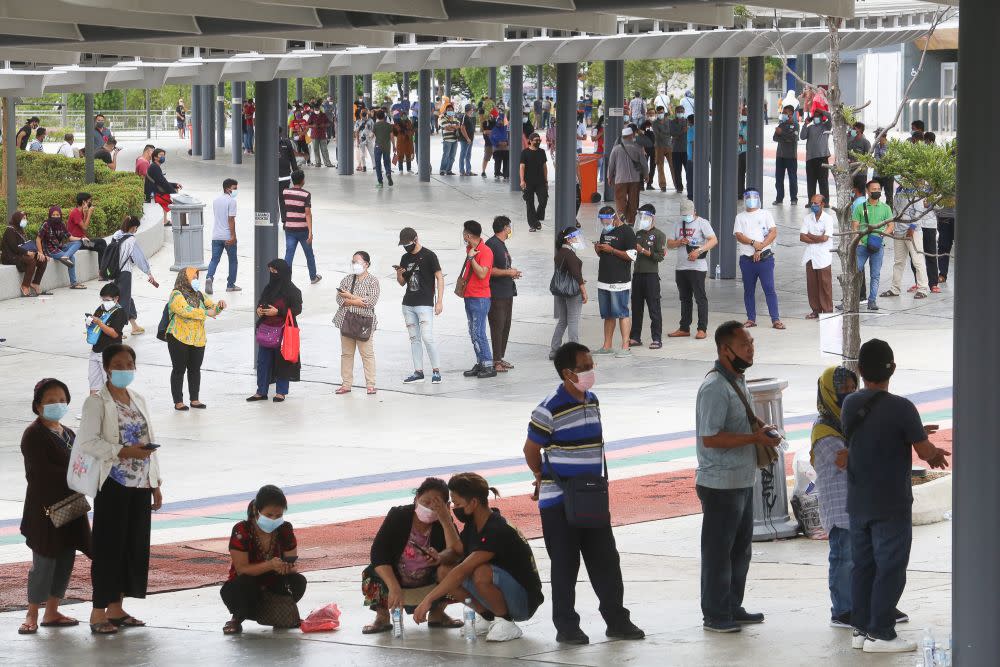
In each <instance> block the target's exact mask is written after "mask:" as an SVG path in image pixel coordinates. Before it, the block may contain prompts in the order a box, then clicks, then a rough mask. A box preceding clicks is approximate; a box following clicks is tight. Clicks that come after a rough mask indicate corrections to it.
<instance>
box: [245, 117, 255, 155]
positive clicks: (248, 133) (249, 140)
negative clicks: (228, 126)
mask: <svg viewBox="0 0 1000 667" xmlns="http://www.w3.org/2000/svg"><path fill="white" fill-rule="evenodd" d="M253 129H254V128H253V123H251V124H249V125H244V126H243V148H244V149H245V150H248V151H252V150H253Z"/></svg>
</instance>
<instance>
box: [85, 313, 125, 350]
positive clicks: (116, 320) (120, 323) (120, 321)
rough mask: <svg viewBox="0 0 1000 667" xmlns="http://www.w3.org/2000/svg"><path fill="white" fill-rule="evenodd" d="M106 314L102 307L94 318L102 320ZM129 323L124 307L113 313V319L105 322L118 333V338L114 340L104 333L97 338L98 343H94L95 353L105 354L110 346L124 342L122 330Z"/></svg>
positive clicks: (110, 318)
mask: <svg viewBox="0 0 1000 667" xmlns="http://www.w3.org/2000/svg"><path fill="white" fill-rule="evenodd" d="M105 312H107V311H105V310H104V306H101V307H99V308H98V309H97V311H96V312H95V313H94V317H96V318H97V319H101V316H102V315H104V313H105ZM127 323H128V312H127V310H126V309H125V308H124V307H122V306H119V307H118V308H117V309H116V310H115V311H114V312H113V313H111V317H109V318H108V321H107V322H105V324H107V325H108V326H109V327H111V328H112V329H114V330H115V331H117V332H118V338H112V337H111V336H109V335H107V334H106V333H104V332H103V331H102V332H101V335H100V336H99V337H98V338H97V342H96V343H94V346H93V347H92V348H91V349H92V350H93V351H94V352H98V353H100V352H104V349H105V348H106V347H108V346H109V345H112V344H114V343H120V342H122V329H124V328H125V325H126V324H127Z"/></svg>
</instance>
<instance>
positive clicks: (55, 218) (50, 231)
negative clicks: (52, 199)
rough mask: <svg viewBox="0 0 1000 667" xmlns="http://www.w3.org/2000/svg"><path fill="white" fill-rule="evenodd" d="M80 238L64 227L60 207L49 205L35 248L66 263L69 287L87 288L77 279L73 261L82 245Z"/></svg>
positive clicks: (51, 257) (50, 257)
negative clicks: (46, 217)
mask: <svg viewBox="0 0 1000 667" xmlns="http://www.w3.org/2000/svg"><path fill="white" fill-rule="evenodd" d="M82 240H83V239H81V238H79V237H77V236H72V235H71V234H70V233H69V230H68V229H66V225H65V224H64V223H63V214H62V208H60V207H58V206H50V207H49V217H48V219H47V220H46V221H45V222H44V223H42V226H41V228H39V230H38V238H36V239H35V248H37V249H39V250H41V251H42V253H43V254H45V255H46V256H47V257H48V258H49V259H57V260H59V261H60V262H62V263H63V264H65V265H66V268H67V270H68V271H69V288H70V289H87V286H86V285H84V284H83V283H81V282H78V281H77V279H76V266H75V264H74V261H73V255H75V254H76V252H77V251H78V250H79V249H80V248H81V247H83V246H82V244H81V242H82Z"/></svg>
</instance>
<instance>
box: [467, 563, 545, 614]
mask: <svg viewBox="0 0 1000 667" xmlns="http://www.w3.org/2000/svg"><path fill="white" fill-rule="evenodd" d="M490 568H492V570H493V585H494V586H496V587H497V588H499V589H500V592H501V593H503V599H504V602H506V603H507V617H508V618H510V620H512V621H527V620H528V619H529V618H531V616H532V612H531V607H530V606H529V605H528V591H526V590H524V586H522V585H521V584H519V583H517V579H515V578H514V577H512V576H511V574H510V572H508V571H507V570H504V569H502V568H499V567H497V566H496V565H490ZM462 588H464V589H465V590H466V591H468V593H469V595H470V596H472V597H473V598H475V599H476V600H477V601H478V602H479V604H481V605H483V606H484V607H486V608H487V609H490V607H489V605H488V604H486V601H485V600H483V598H482V596H480V595H479V592H478V591H477V590H476V584H475V583H474V582H473V580H472V577H468V578H467V579H466V580H465V581H464V582H463V583H462ZM490 611H493V610H492V609H490ZM494 613H495V612H494Z"/></svg>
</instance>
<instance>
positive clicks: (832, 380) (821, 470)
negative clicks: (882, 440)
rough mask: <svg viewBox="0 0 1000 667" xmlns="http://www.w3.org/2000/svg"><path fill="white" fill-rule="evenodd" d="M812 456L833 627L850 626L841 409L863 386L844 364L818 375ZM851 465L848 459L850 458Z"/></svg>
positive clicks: (845, 475) (849, 567)
mask: <svg viewBox="0 0 1000 667" xmlns="http://www.w3.org/2000/svg"><path fill="white" fill-rule="evenodd" d="M818 387H819V388H818V391H817V396H816V409H817V410H818V411H819V416H818V417H817V418H816V422H815V423H814V424H813V428H812V437H811V438H810V440H811V442H812V449H810V451H809V456H810V458H811V460H812V464H813V466H814V467H815V468H816V490H817V492H818V493H819V515H820V521H821V522H822V524H823V530H825V531H826V532H827V533H828V534H829V536H830V574H829V585H830V601H831V603H832V604H833V607H832V608H831V610H830V624H831V625H833V626H834V627H841V628H850V627H852V626H851V567H852V559H851V532H850V518H849V517H848V515H847V470H845V469H844V466H841V465H840V464H839V463H838V458H839V457H840V456H841V452H846V451H847V444H846V442H845V438H844V433H843V428H842V427H841V424H840V407H841V406H842V405H843V404H844V398H846V397H847V395H848V394H850V393H852V392H854V391H856V390H857V388H858V376H857V375H855V373H854V372H853V371H851V370H848V369H847V368H844V367H843V366H834V367H831V368H827V369H826V370H825V371H823V374H822V375H820V376H819V382H818ZM845 465H846V459H845Z"/></svg>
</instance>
